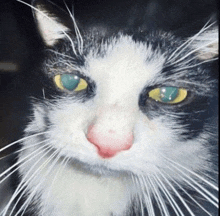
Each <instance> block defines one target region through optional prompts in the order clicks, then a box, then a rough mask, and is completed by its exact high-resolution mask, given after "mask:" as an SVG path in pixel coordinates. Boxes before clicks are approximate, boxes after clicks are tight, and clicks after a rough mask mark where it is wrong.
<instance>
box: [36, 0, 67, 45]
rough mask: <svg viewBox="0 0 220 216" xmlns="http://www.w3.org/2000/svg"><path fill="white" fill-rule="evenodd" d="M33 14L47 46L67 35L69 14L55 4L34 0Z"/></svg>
mask: <svg viewBox="0 0 220 216" xmlns="http://www.w3.org/2000/svg"><path fill="white" fill-rule="evenodd" d="M32 5H33V14H34V17H35V21H36V23H37V27H38V30H39V33H40V35H41V37H42V38H43V40H44V42H45V44H46V45H47V46H53V45H54V44H55V43H56V42H57V41H58V40H59V39H62V38H65V37H67V34H68V32H69V31H70V28H69V27H68V25H67V22H65V21H67V20H68V19H69V15H68V14H67V13H66V12H65V11H64V10H62V9H61V8H59V7H58V6H57V5H55V4H52V3H51V2H50V3H48V2H47V3H45V1H41V0H35V1H33V3H32Z"/></svg>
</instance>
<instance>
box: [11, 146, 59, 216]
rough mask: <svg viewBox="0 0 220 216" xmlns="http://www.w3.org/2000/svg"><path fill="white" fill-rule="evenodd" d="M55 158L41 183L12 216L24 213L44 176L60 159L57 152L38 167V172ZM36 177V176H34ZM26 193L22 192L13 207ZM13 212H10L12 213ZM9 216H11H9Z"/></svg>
mask: <svg viewBox="0 0 220 216" xmlns="http://www.w3.org/2000/svg"><path fill="white" fill-rule="evenodd" d="M55 157H56V159H55V160H54V161H53V163H52V164H51V165H50V167H49V169H47V172H46V174H45V176H43V177H42V178H41V181H40V182H39V183H38V185H36V187H35V188H34V190H33V191H32V192H31V193H30V194H28V198H27V200H26V201H25V202H24V203H23V205H22V206H21V207H20V209H19V210H18V211H17V212H16V214H15V215H14V216H17V215H18V214H19V213H20V212H21V211H22V209H23V212H22V215H23V214H24V213H25V211H26V209H27V207H28V205H29V204H30V202H31V200H32V199H33V198H34V196H35V195H36V192H37V191H38V188H39V187H40V186H41V184H42V183H43V182H44V180H45V178H46V176H47V175H48V174H49V173H50V171H51V170H52V169H53V168H54V166H55V165H56V163H57V161H58V160H59V159H60V157H59V150H56V151H55V152H54V153H53V154H52V155H50V157H49V158H48V159H47V160H46V161H45V162H44V163H43V164H42V165H41V166H40V170H39V172H40V171H41V170H42V169H43V168H45V166H47V165H48V164H49V163H50V162H51V161H52V160H53V159H54V158H55ZM35 176H36V175H35ZM25 193H26V191H25V190H24V191H23V193H22V194H21V195H20V197H19V198H18V200H17V202H16V204H15V206H16V205H17V204H18V202H19V200H20V199H21V198H22V196H23V195H24V194H25ZM12 212H13V211H11V213H12ZM22 215H21V216H22ZM9 216H11V215H9Z"/></svg>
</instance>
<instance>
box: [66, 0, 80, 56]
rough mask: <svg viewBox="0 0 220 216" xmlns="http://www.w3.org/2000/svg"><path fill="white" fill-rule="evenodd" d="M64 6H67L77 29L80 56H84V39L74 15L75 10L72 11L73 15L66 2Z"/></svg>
mask: <svg viewBox="0 0 220 216" xmlns="http://www.w3.org/2000/svg"><path fill="white" fill-rule="evenodd" d="M64 4H65V6H66V9H67V11H68V13H69V15H70V17H71V19H72V21H73V25H74V29H75V32H76V38H77V41H78V46H79V48H78V49H79V52H80V54H81V55H82V54H83V38H82V35H81V33H80V31H79V28H78V26H77V24H76V20H75V18H74V15H73V10H72V13H71V12H70V10H69V8H68V6H67V4H66V2H65V1H64Z"/></svg>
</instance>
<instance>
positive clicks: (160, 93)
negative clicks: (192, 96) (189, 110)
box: [149, 86, 187, 104]
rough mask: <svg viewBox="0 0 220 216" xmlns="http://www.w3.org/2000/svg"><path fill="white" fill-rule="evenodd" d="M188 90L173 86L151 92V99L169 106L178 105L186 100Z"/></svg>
mask: <svg viewBox="0 0 220 216" xmlns="http://www.w3.org/2000/svg"><path fill="white" fill-rule="evenodd" d="M186 96H187V90H186V89H184V88H177V87H172V86H165V87H161V88H156V89H153V90H151V91H150V92H149V97H150V98H152V99H154V100H155V101H159V102H162V103H169V104H177V103H180V102H182V101H183V100H185V98H186Z"/></svg>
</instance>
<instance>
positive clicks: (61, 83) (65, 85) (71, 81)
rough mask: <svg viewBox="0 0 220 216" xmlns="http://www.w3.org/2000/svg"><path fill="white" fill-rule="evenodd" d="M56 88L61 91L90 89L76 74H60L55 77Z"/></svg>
mask: <svg viewBox="0 0 220 216" xmlns="http://www.w3.org/2000/svg"><path fill="white" fill-rule="evenodd" d="M54 82H55V84H56V86H57V87H58V88H59V89H61V90H68V91H76V92H78V91H82V90H84V89H86V88H87V87H88V83H87V82H86V81H85V80H84V79H82V78H80V77H79V76H77V75H75V74H61V75H60V74H59V75H56V76H55V77H54Z"/></svg>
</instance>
